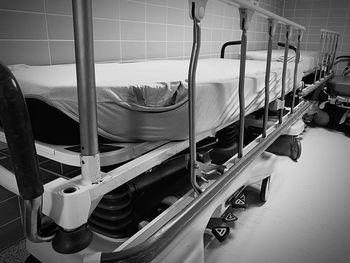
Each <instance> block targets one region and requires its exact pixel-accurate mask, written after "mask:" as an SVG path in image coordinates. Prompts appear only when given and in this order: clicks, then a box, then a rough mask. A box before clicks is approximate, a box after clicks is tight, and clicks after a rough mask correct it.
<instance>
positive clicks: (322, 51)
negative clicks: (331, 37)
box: [318, 33, 327, 80]
mask: <svg viewBox="0 0 350 263" xmlns="http://www.w3.org/2000/svg"><path fill="white" fill-rule="evenodd" d="M326 38H327V35H326V34H324V33H322V41H321V42H322V49H321V61H320V65H319V67H320V72H319V77H318V80H320V79H321V75H322V70H323V61H324V57H325V47H326Z"/></svg>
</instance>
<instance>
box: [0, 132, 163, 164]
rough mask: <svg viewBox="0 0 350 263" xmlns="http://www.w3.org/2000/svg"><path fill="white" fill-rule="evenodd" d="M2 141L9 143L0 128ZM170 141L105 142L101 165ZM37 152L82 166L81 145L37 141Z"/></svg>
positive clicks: (62, 161)
mask: <svg viewBox="0 0 350 263" xmlns="http://www.w3.org/2000/svg"><path fill="white" fill-rule="evenodd" d="M0 141H1V142H3V143H7V141H6V138H5V133H4V131H3V129H1V128H0ZM166 143H168V141H157V142H142V143H104V144H103V145H100V146H102V148H103V147H105V148H106V150H102V151H101V150H100V158H101V166H108V165H114V164H119V163H123V162H126V161H129V160H131V159H134V158H137V157H139V156H141V155H142V154H144V153H146V152H149V151H151V150H153V149H156V148H158V147H160V146H162V145H164V144H166ZM35 148H36V151H37V154H38V155H40V156H42V157H45V158H48V159H50V160H53V161H56V162H59V163H62V164H66V165H71V166H76V167H80V146H79V145H53V144H48V143H43V142H39V141H35Z"/></svg>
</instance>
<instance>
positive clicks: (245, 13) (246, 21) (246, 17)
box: [238, 8, 254, 158]
mask: <svg viewBox="0 0 350 263" xmlns="http://www.w3.org/2000/svg"><path fill="white" fill-rule="evenodd" d="M239 14H240V25H241V30H242V37H241V60H240V68H239V85H238V95H239V141H238V158H242V157H243V141H244V118H245V97H244V81H245V67H246V57H247V31H248V28H249V25H250V22H251V19H252V17H253V14H254V12H252V11H250V10H248V9H246V8H239Z"/></svg>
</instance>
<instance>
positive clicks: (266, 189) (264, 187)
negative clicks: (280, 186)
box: [260, 175, 271, 202]
mask: <svg viewBox="0 0 350 263" xmlns="http://www.w3.org/2000/svg"><path fill="white" fill-rule="evenodd" d="M270 186H271V175H270V176H269V177H266V178H265V179H263V180H262V183H261V189H260V200H261V201H262V202H266V201H267V200H268V199H269V195H270Z"/></svg>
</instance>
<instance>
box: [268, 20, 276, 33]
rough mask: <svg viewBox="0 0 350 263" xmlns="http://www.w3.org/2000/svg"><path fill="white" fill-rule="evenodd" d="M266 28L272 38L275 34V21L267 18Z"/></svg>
mask: <svg viewBox="0 0 350 263" xmlns="http://www.w3.org/2000/svg"><path fill="white" fill-rule="evenodd" d="M267 21H268V26H269V32H268V33H269V36H271V37H273V36H274V35H275V33H276V28H277V21H276V20H275V19H272V18H269V19H268V20H267Z"/></svg>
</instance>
